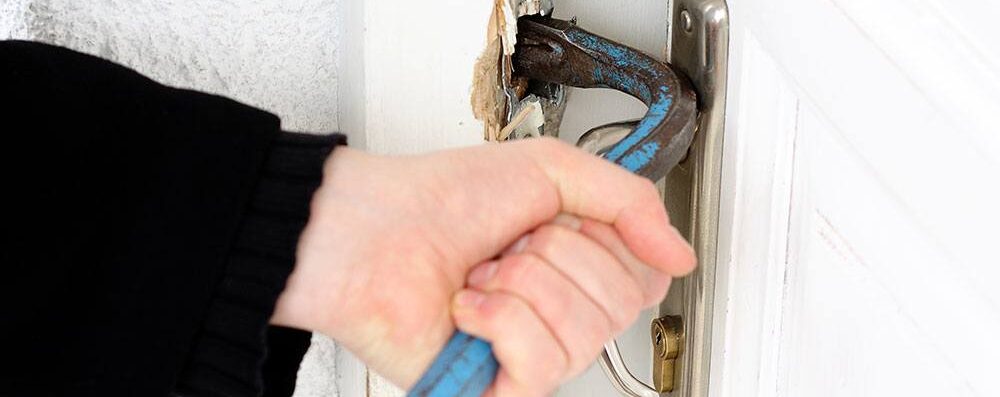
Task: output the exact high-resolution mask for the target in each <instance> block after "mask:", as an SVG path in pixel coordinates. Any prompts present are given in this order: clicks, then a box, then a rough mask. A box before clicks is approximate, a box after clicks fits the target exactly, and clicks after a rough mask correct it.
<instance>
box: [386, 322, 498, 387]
mask: <svg viewBox="0 0 1000 397" xmlns="http://www.w3.org/2000/svg"><path fill="white" fill-rule="evenodd" d="M499 368H500V364H498V363H497V359H496V357H494V356H493V348H492V347H491V346H490V344H489V343H488V342H486V341H484V340H482V339H479V338H476V337H474V336H471V335H468V334H466V333H464V332H461V331H456V332H455V333H454V334H452V335H451V339H449V340H448V344H446V345H445V346H444V350H441V353H440V354H438V356H437V357H436V358H435V359H434V362H433V363H431V367H430V368H429V369H428V370H427V372H426V373H424V376H423V377H422V378H420V381H419V382H417V385H416V386H414V387H413V389H412V390H410V392H409V393H407V394H406V395H407V397H479V396H482V395H483V393H484V392H485V391H486V389H487V388H488V387H490V385H491V384H493V379H495V378H496V377H497V370H498V369H499Z"/></svg>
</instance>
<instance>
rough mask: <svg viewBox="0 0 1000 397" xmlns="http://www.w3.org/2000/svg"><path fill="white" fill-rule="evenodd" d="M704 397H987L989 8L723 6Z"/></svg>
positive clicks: (837, 3) (985, 4) (993, 30)
mask: <svg viewBox="0 0 1000 397" xmlns="http://www.w3.org/2000/svg"><path fill="white" fill-rule="evenodd" d="M729 7H730V11H731V21H732V47H731V56H732V66H731V69H730V90H731V91H730V96H729V109H728V111H729V113H728V119H727V134H726V156H725V160H724V163H725V172H726V173H725V175H724V180H725V182H724V184H723V195H724V204H723V206H722V213H723V219H722V225H721V232H722V236H723V237H722V241H721V248H720V256H721V259H720V271H724V272H723V273H721V276H720V277H721V278H720V279H719V280H718V282H719V284H718V288H717V290H716V293H717V302H719V303H718V306H717V311H716V314H717V317H716V325H717V327H716V337H715V346H714V349H713V351H714V357H713V361H712V382H711V386H712V387H711V392H710V394H711V395H717V396H722V395H725V396H772V395H779V396H896V395H900V396H958V395H962V396H997V395H1000V383H998V382H997V380H996V377H997V375H1000V363H998V362H997V360H996V358H997V357H1000V338H998V335H1000V288H997V287H996V283H997V282H998V281H1000V259H998V256H997V245H998V242H1000V232H998V231H997V225H998V223H1000V206H998V203H1000V122H998V121H1000V78H998V74H1000V24H997V21H998V20H1000V4H998V3H996V2H993V1H990V0H767V1H765V0H729Z"/></svg>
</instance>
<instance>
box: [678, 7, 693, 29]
mask: <svg viewBox="0 0 1000 397" xmlns="http://www.w3.org/2000/svg"><path fill="white" fill-rule="evenodd" d="M680 19H681V29H684V31H685V32H687V33H691V31H693V30H694V20H692V19H691V12H689V11H688V10H681V18H680Z"/></svg>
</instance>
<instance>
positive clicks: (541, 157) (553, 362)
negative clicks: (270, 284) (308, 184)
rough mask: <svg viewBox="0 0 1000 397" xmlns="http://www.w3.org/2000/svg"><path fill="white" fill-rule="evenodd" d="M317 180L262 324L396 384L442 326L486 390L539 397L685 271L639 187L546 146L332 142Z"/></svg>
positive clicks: (433, 343) (690, 263) (573, 153)
mask: <svg viewBox="0 0 1000 397" xmlns="http://www.w3.org/2000/svg"><path fill="white" fill-rule="evenodd" d="M325 171H326V172H325V175H324V182H323V184H322V186H321V187H320V189H319V190H318V191H317V192H316V194H315V196H314V198H313V205H312V215H311V217H310V221H309V224H308V225H307V227H306V229H305V231H304V232H303V234H302V237H301V238H300V243H299V252H298V263H297V264H296V268H295V271H294V272H293V273H292V275H291V277H290V278H289V282H288V286H287V288H286V290H285V291H284V293H283V294H282V295H281V297H280V298H279V300H278V304H277V308H276V311H275V314H274V317H273V318H272V322H274V323H277V324H283V325H290V326H295V327H299V328H304V329H309V330H315V331H319V332H322V333H325V334H327V335H329V336H331V337H333V338H335V339H337V340H338V341H340V342H341V343H342V344H343V345H345V346H346V347H347V348H348V349H350V350H351V351H353V352H354V353H355V354H356V355H357V356H358V357H360V358H361V359H362V360H363V361H365V362H366V363H367V364H368V365H369V366H370V367H372V368H373V369H375V370H376V371H377V372H379V373H381V374H382V375H383V376H385V377H387V378H388V379H389V380H391V381H393V382H394V383H396V384H398V385H400V386H403V387H409V386H411V385H412V384H414V383H415V382H416V380H417V379H418V378H419V377H420V375H421V374H422V373H423V371H424V370H425V369H426V368H427V367H428V366H429V365H430V363H431V361H432V360H433V359H434V357H435V356H436V355H437V354H438V352H439V351H440V349H441V348H442V347H443V346H444V344H445V342H446V341H447V340H448V338H449V337H450V336H451V334H452V333H453V332H454V330H455V327H456V325H457V326H458V327H459V328H461V329H462V330H463V331H466V332H468V333H470V334H472V335H476V336H479V337H481V338H483V339H485V340H488V341H490V342H492V343H493V348H494V353H495V354H496V356H497V359H498V360H499V361H500V364H501V372H500V373H499V374H498V377H497V382H496V383H495V385H494V387H493V388H492V389H491V391H490V393H491V394H492V395H495V396H506V395H517V396H530V395H544V394H547V393H549V392H550V391H551V390H553V389H554V388H555V387H557V386H558V385H559V384H560V383H561V382H563V381H565V380H567V379H569V378H570V377H572V376H574V375H576V374H578V373H579V372H581V371H582V370H584V369H585V368H586V367H587V366H588V365H589V364H590V362H591V361H592V360H593V359H594V358H595V357H596V355H597V354H598V353H599V352H600V348H601V346H602V345H603V343H604V342H606V341H607V340H608V339H610V338H611V337H613V336H614V335H616V334H617V333H619V332H621V331H622V330H624V329H625V328H626V327H627V326H628V325H629V324H630V323H631V322H633V321H634V319H635V318H636V316H637V314H638V312H639V311H640V310H641V309H642V308H643V307H646V306H649V305H652V304H655V303H656V302H658V301H659V300H660V299H662V297H663V295H664V294H665V293H666V290H667V287H668V286H669V282H670V277H674V276H680V275H683V274H686V273H688V272H690V271H691V270H692V269H693V268H694V263H695V261H694V257H693V254H692V251H691V249H690V247H689V246H688V245H687V244H686V243H685V242H684V241H683V239H682V238H681V237H680V235H679V234H678V233H677V232H676V230H675V229H673V228H672V227H670V226H669V222H668V219H667V215H666V213H665V211H664V209H663V205H662V204H661V201H660V199H659V197H658V195H657V193H656V189H655V188H654V187H653V185H652V184H651V183H650V182H649V181H646V180H644V179H642V178H639V177H637V176H634V175H632V174H629V173H628V172H626V171H625V170H622V169H620V168H618V167H617V166H615V165H613V164H611V163H609V162H606V161H604V160H602V159H599V158H596V157H593V156H591V155H588V154H586V153H583V152H581V151H579V150H577V149H575V148H572V147H571V146H568V145H565V144H562V143H558V142H557V141H554V140H551V139H536V140H528V141H521V142H516V143H508V144H501V145H489V146H481V147H475V148H467V149H459V150H451V151H444V152H438V153H434V154H429V155H424V156H413V157H381V156H374V155H369V154H365V153H362V152H358V151H355V150H351V149H347V148H339V149H337V151H336V153H335V154H334V155H333V156H332V157H331V159H330V160H329V161H328V163H327V166H326V170H325ZM559 214H566V215H561V216H557V215H559ZM570 214H571V215H570ZM528 233H530V234H528ZM526 234H528V237H527V238H521V237H522V236H524V235H526ZM515 241H517V243H515ZM512 243H513V245H512ZM505 248H508V249H507V252H506V255H504V257H503V258H501V259H499V260H496V261H491V259H494V258H497V256H498V254H500V253H501V252H502V251H504V249H505ZM477 265H478V266H477Z"/></svg>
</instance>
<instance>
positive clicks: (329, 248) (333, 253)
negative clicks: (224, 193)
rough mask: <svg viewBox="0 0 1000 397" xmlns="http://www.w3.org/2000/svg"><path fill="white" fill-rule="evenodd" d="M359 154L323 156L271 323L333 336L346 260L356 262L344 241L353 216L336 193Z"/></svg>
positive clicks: (345, 279) (350, 151)
mask: <svg viewBox="0 0 1000 397" xmlns="http://www.w3.org/2000/svg"><path fill="white" fill-rule="evenodd" d="M364 157H366V155H365V154H364V153H363V152H360V151H356V150H353V149H349V148H347V147H344V146H341V147H338V148H337V149H336V151H335V154H334V155H331V156H330V157H329V158H328V159H327V160H326V163H325V164H324V166H323V178H322V182H321V184H320V187H319V188H318V189H317V190H316V192H315V193H314V194H313V197H312V201H311V205H310V208H311V209H310V215H309V219H308V221H307V223H306V226H305V228H304V229H303V230H302V233H301V235H300V237H299V242H298V247H297V250H296V260H295V265H294V268H293V270H292V273H291V274H290V275H289V277H288V281H287V283H286V284H285V289H284V290H283V291H282V292H281V294H280V295H279V296H278V300H277V302H276V303H275V310H274V313H273V315H272V316H271V323H272V324H275V325H281V326H286V327H292V328H298V329H303V330H308V331H314V332H321V333H323V334H326V335H328V336H330V337H333V338H337V337H338V335H337V334H338V333H337V330H338V329H339V328H340V326H339V324H342V323H343V321H344V320H343V319H344V318H345V313H343V310H341V309H342V308H343V307H344V299H343V298H342V297H343V296H346V295H344V290H345V289H346V288H347V287H348V286H347V283H348V282H349V280H348V276H349V273H350V272H349V269H350V268H351V266H352V265H350V264H351V263H356V262H357V261H355V260H352V259H350V258H351V257H352V251H353V250H352V249H350V246H352V245H355V246H356V245H357V241H354V240H352V235H354V233H352V231H357V230H358V226H357V225H358V222H357V220H356V216H354V215H355V214H354V213H353V211H350V210H348V207H349V205H347V204H345V203H344V202H343V201H344V200H343V197H342V196H343V195H344V194H343V192H344V191H345V189H350V187H349V186H344V185H345V183H349V180H348V179H349V177H350V172H349V171H348V170H352V169H353V170H357V169H360V168H358V166H357V165H356V163H357V162H358V161H359V159H362V158H364ZM352 164H355V165H352ZM335 181H336V183H335Z"/></svg>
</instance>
